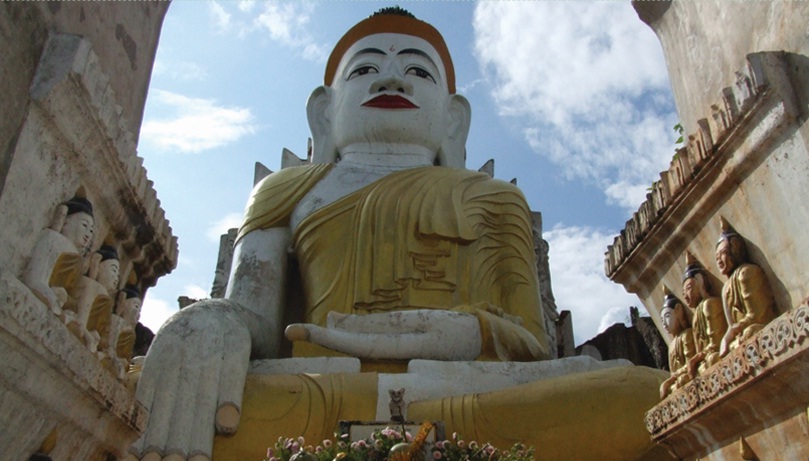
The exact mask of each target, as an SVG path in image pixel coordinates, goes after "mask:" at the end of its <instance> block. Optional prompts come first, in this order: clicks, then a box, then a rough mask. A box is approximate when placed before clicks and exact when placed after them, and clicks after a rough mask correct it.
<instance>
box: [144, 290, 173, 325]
mask: <svg viewBox="0 0 809 461" xmlns="http://www.w3.org/2000/svg"><path fill="white" fill-rule="evenodd" d="M177 311H179V306H175V307H170V306H169V303H167V302H166V301H163V300H162V299H158V298H155V297H154V296H152V295H151V294H150V293H149V292H147V293H146V297H145V299H144V300H143V307H142V308H141V311H140V323H142V324H144V325H145V326H146V327H147V328H149V329H150V330H152V331H153V332H155V333H157V330H159V329H160V326H161V325H163V324H164V323H165V322H166V320H168V318H169V317H171V316H172V315H174V314H175V313H176V312H177Z"/></svg>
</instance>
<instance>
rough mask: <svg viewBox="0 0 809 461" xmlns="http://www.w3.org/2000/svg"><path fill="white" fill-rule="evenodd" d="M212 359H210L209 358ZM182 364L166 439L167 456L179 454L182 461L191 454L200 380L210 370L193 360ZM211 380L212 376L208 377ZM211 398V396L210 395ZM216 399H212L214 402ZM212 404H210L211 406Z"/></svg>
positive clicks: (165, 454)
mask: <svg viewBox="0 0 809 461" xmlns="http://www.w3.org/2000/svg"><path fill="white" fill-rule="evenodd" d="M209 361H210V360H209ZM180 363H181V366H180V373H179V379H178V387H177V390H178V392H177V394H176V396H175V399H174V407H173V409H172V418H171V425H170V426H169V427H168V432H169V434H168V439H167V440H166V450H165V452H164V461H166V458H165V457H168V456H169V455H177V456H180V457H181V461H185V459H186V456H187V455H188V454H189V448H188V447H189V443H190V441H191V434H192V432H193V431H194V430H195V424H194V417H195V413H196V406H197V392H198V389H199V387H200V381H201V380H204V379H205V377H204V374H205V373H207V372H208V370H207V367H206V365H207V364H202V363H198V362H196V361H193V360H188V358H187V357H186V360H183V361H182V362H180ZM208 380H210V378H208ZM209 398H211V397H210V396H209ZM213 401H214V400H211V402H213ZM210 406H212V405H211V404H209V407H210Z"/></svg>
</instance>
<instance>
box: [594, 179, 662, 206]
mask: <svg viewBox="0 0 809 461" xmlns="http://www.w3.org/2000/svg"><path fill="white" fill-rule="evenodd" d="M651 185H652V183H651V181H650V182H649V184H629V183H627V182H626V181H618V182H617V183H615V184H610V185H609V186H607V188H606V189H604V194H605V195H606V196H607V203H609V204H611V205H613V204H614V205H618V206H620V207H623V208H627V209H630V210H635V209H637V208H638V205H640V204H641V203H643V201H644V200H646V194H648V193H649V187H651Z"/></svg>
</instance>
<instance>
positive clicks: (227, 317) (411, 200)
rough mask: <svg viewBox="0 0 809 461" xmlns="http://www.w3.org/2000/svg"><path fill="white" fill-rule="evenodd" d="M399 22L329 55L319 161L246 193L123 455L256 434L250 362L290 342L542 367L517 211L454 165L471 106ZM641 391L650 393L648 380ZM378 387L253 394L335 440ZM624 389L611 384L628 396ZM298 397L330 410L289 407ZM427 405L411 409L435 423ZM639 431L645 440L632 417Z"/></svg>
mask: <svg viewBox="0 0 809 461" xmlns="http://www.w3.org/2000/svg"><path fill="white" fill-rule="evenodd" d="M393 10H394V13H396V14H391V12H389V11H387V12H383V13H382V14H379V13H378V14H376V15H374V16H372V17H370V18H368V19H366V20H363V21H361V22H360V23H358V24H357V25H356V26H354V27H353V28H351V29H350V30H349V31H348V32H347V33H346V34H345V35H344V36H343V37H342V38H341V39H340V41H339V42H338V43H337V45H336V46H335V48H334V51H333V52H332V54H331V56H330V58H329V60H328V64H327V67H326V72H325V77H324V85H323V86H320V87H318V88H317V89H315V90H314V92H313V93H312V95H311V96H310V98H309V100H308V102H307V107H306V110H307V115H308V120H309V125H310V128H311V130H312V135H313V142H314V147H313V164H311V165H305V166H300V167H292V168H286V169H283V170H281V171H279V172H277V173H274V174H271V175H270V176H268V177H266V178H265V179H264V180H263V181H262V182H260V183H259V184H257V185H256V187H255V189H254V190H253V192H252V194H251V197H250V199H249V201H248V204H247V208H246V212H245V217H244V222H243V224H242V226H241V228H240V230H239V233H238V237H237V239H236V243H235V247H234V255H233V264H232V269H231V274H230V279H229V281H228V285H227V291H226V293H225V297H224V298H223V299H213V300H204V301H200V302H198V303H195V304H194V305H192V306H190V307H187V308H186V309H183V310H182V311H180V312H179V313H177V314H175V315H174V316H173V317H172V318H171V319H169V320H168V321H167V322H166V324H165V325H163V327H162V328H161V329H160V331H159V332H158V333H157V335H156V337H155V340H154V342H153V343H152V346H151V349H150V351H149V353H148V355H147V357H146V359H145V363H144V368H143V373H142V376H141V379H140V382H139V384H138V387H137V397H138V399H139V400H140V401H141V402H142V403H143V404H144V405H145V406H146V407H147V408H149V410H150V412H151V415H150V421H149V424H148V428H147V430H146V433H145V434H144V435H143V437H142V438H141V439H140V440H139V441H138V442H137V443H136V444H135V445H134V446H133V448H132V449H131V452H132V457H134V458H141V459H144V460H150V461H151V460H159V459H164V460H183V459H190V460H194V461H200V460H206V459H210V457H211V455H212V453H213V452H214V450H213V448H212V439H213V437H214V433H215V432H216V433H219V434H232V433H234V432H236V429H237V426H238V425H239V422H240V418H243V417H244V418H246V419H247V420H249V421H246V422H245V426H247V425H248V423H249V424H253V423H254V422H255V421H257V420H258V419H259V418H258V417H250V416H249V415H248V416H245V415H247V413H245V410H246V409H247V407H245V408H242V398H243V396H245V399H248V397H249V398H252V397H250V396H247V394H245V392H246V391H245V390H244V389H245V379H246V375H247V371H248V364H249V362H250V360H251V359H261V358H277V357H282V356H283V355H284V353H283V351H284V346H283V345H282V339H283V338H284V334H285V333H284V332H285V330H286V337H287V338H288V339H290V340H292V341H294V342H295V347H294V348H293V354H294V355H295V356H296V357H306V356H318V355H347V356H350V357H356V358H359V359H362V360H363V361H366V360H368V361H373V362H375V363H380V362H386V361H387V362H391V363H400V364H401V363H403V362H404V363H405V364H406V362H405V360H409V359H427V360H436V361H474V360H480V361H532V362H533V361H537V360H543V359H549V358H551V357H552V355H553V354H552V352H551V351H550V345H549V341H548V338H547V335H546V331H545V327H544V319H543V313H542V306H541V304H540V297H539V288H538V282H537V274H536V269H535V262H534V251H533V241H532V234H531V219H530V212H529V208H528V206H527V204H526V201H525V198H524V197H523V195H522V193H521V192H520V191H519V190H518V189H517V188H516V187H515V186H513V185H511V184H509V183H506V182H503V181H499V180H493V179H491V178H490V177H489V176H488V175H486V174H483V173H477V172H472V171H468V170H466V169H464V168H463V166H464V156H465V142H466V137H467V132H468V129H469V124H470V107H469V104H468V102H467V101H466V99H465V98H464V97H463V96H460V95H458V94H456V92H455V75H454V69H453V64H452V60H451V58H450V55H449V51H448V50H447V47H446V44H445V43H444V40H443V38H442V37H441V35H440V34H439V33H438V31H436V30H435V29H434V28H433V27H432V26H430V25H429V24H427V23H425V22H423V21H420V20H417V19H415V18H413V17H412V16H411V15H409V13H408V14H406V15H402V14H401V12H402V10H399V9H393ZM291 287H300V290H299V291H296V290H294V289H293V288H291ZM512 368H513V367H512ZM354 375H356V376H354ZM361 375H364V376H361ZM648 379H650V380H653V381H655V382H654V385H653V391H652V392H653V394H656V387H657V385H658V384H659V381H657V376H656V375H649V377H648ZM329 380H331V381H329ZM369 380H370V381H369ZM376 380H377V374H376V373H354V374H353V375H352V376H348V375H341V376H338V377H333V376H326V375H323V376H321V375H316V376H311V377H307V378H305V379H303V381H305V383H304V384H299V380H298V378H296V377H294V376H291V377H285V376H278V377H277V379H276V380H274V381H272V380H270V381H266V380H265V381H262V382H271V384H270V385H268V386H270V387H272V386H274V387H272V389H271V391H268V393H265V394H262V395H263V397H261V399H258V400H260V402H258V403H256V404H257V405H258V406H259V407H261V408H265V409H266V408H271V410H267V411H266V413H269V414H270V416H268V417H267V419H272V418H281V419H280V422H278V421H276V423H277V424H278V425H280V427H282V430H287V431H292V432H294V431H297V430H300V431H301V432H300V433H298V434H297V435H301V434H302V433H303V432H304V431H308V432H306V434H317V435H313V436H312V437H315V436H317V437H324V436H330V435H331V434H332V433H333V431H334V430H335V427H334V425H333V424H332V422H333V421H332V420H333V419H335V418H338V417H339V416H340V415H345V413H340V412H341V411H343V412H344V411H345V410H346V409H349V410H350V409H352V408H354V409H356V408H362V409H366V408H368V409H369V411H370V413H362V414H358V413H353V414H352V417H351V418H344V419H359V418H374V417H375V416H374V408H376V405H377V403H376V402H377V396H376V394H374V393H376V391H377V384H376ZM380 380H381V378H380ZM644 382H647V381H644ZM369 383H370V384H369ZM590 383H591V384H592V386H597V387H598V388H603V387H604V384H603V383H604V381H598V380H592V381H590ZM250 385H252V384H251V383H250V382H249V381H248V387H250ZM285 386H287V387H285ZM289 386H291V387H289ZM299 386H303V387H305V388H307V389H310V391H301V390H300V387H299ZM380 386H381V384H380ZM293 387H294V388H295V389H297V390H292V388H293ZM636 387H637V386H636V384H630V385H628V386H626V387H625V388H622V389H625V390H626V391H627V392H629V393H631V394H632V395H633V396H634V397H635V398H636V399H637V395H638V393H637V391H636V390H635V389H636ZM265 388H266V387H265ZM326 388H328V389H330V390H328V391H327V390H326ZM565 388H566V389H567V388H570V386H565ZM340 389H342V390H340ZM366 391H367V392H366ZM528 392H529V391H525V392H524V393H526V394H527V393H528ZM255 394H256V393H253V394H251V395H255ZM380 394H381V393H380ZM534 394H536V395H539V394H537V393H534ZM590 394H591V395H596V394H593V393H590ZM326 395H328V397H324V396H326ZM442 395H443V394H442ZM516 395H522V394H520V393H516V394H515V393H510V394H509V395H508V397H514V396H516ZM310 398H311V399H315V400H318V399H319V400H318V401H323V402H325V403H323V405H325V406H326V407H325V409H324V408H322V407H317V406H316V405H314V404H312V409H311V410H306V409H303V410H301V408H302V407H303V406H304V404H305V402H307V400H306V399H310ZM341 399H354V400H351V401H350V403H348V402H349V400H341ZM498 399H499V398H498ZM602 400H603V399H602ZM251 401H252V402H254V403H255V402H256V400H255V399H254V400H251ZM553 401H554V402H557V404H558V402H559V400H558V399H553ZM639 401H641V405H643V406H645V407H646V408H648V406H650V405H647V403H643V401H642V399H641V400H639ZM302 402H304V403H302ZM357 402H360V403H357ZM470 402H471V400H470ZM487 402H489V401H488V400H487ZM498 402H500V400H496V401H494V402H493V403H491V405H494V406H499V405H500V403H498ZM588 402H589V401H588ZM306 405H308V404H306ZM436 405H440V403H436ZM486 405H489V403H486ZM587 405H590V403H588V404H587ZM316 407H317V408H316ZM621 407H622V408H626V406H625V404H624V403H622V404H621ZM307 408H308V407H307ZM431 408H432V407H429V408H426V407H425V408H423V409H422V410H421V411H422V413H421V414H425V415H426V416H425V418H436V419H440V418H439V417H436V416H433V415H434V414H435V413H434V412H433V411H432V409H431ZM486 408H488V407H486ZM588 408H589V407H588ZM523 409H524V410H526V411H527V410H530V412H532V413H533V414H535V415H540V414H541V413H542V411H541V410H539V409H538V408H537V407H536V406H531V405H525V406H524V407H523ZM321 410H322V412H321V413H319V414H321V415H324V416H322V417H315V416H312V415H313V414H315V413H316V411H321ZM302 413H306V414H302ZM465 414H466V415H471V414H472V413H471V412H466V413H465ZM495 414H499V415H501V416H503V417H507V416H508V411H500V412H493V413H492V415H493V416H494V415H495ZM368 415H370V416H368ZM607 416H608V417H609V416H610V415H607ZM283 418H286V419H285V420H284V419H283ZM317 418H320V420H318V421H315V420H316V419H317ZM328 418H332V419H331V420H330V419H328ZM338 419H339V418H338ZM301 421H303V422H301ZM549 421H550V420H549ZM637 423H638V427H639V428H640V432H641V433H642V432H643V429H642V425H641V424H640V415H638V417H637ZM598 425H599V426H603V424H602V423H601V422H599V423H598ZM315 426H318V427H320V428H322V430H321V431H319V432H317V431H315V432H312V431H313V430H314V429H313V427H315ZM498 427H499V426H498ZM299 428H300V429H299ZM247 429H249V428H247V427H243V428H240V429H239V433H238V434H237V436H238V435H241V434H245V430H247ZM585 432H586V431H585ZM624 432H626V431H624ZM267 433H268V429H267V428H266V427H262V428H260V429H256V432H255V433H254V434H255V435H256V437H251V436H246V437H247V439H248V440H256V438H257V437H263V436H266V434H267ZM247 434H248V435H249V434H251V433H250V432H249V430H248V432H247ZM307 436H309V435H307ZM276 437H277V436H276ZM644 437H645V434H642V435H641V439H640V442H639V443H640V446H641V447H642V448H644V449H645V447H646V444H647V443H648V437H645V438H644ZM236 438H237V437H236ZM234 439H235V438H231V439H230V440H234ZM217 440H220V439H217ZM636 441H637V439H633V443H635V442H636ZM270 443H271V442H270ZM241 444H242V442H239V441H236V442H233V443H232V445H233V446H236V448H237V449H238V448H240V445H241ZM265 446H266V445H265ZM251 453H253V452H251ZM244 456H247V455H244ZM244 456H233V457H232V458H227V457H220V458H219V459H243V458H244ZM250 456H252V454H251V455H250Z"/></svg>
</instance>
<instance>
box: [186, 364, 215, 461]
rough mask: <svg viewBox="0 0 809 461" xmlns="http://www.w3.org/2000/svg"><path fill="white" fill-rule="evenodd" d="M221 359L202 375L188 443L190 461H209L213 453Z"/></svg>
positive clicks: (205, 367)
mask: <svg viewBox="0 0 809 461" xmlns="http://www.w3.org/2000/svg"><path fill="white" fill-rule="evenodd" d="M221 362H222V360H221V357H216V358H214V359H212V360H210V361H208V363H206V364H205V366H204V370H203V373H202V374H201V375H200V380H199V383H198V388H197V390H196V391H195V393H196V396H195V398H196V402H195V407H194V410H193V412H192V413H193V415H194V417H193V420H192V427H193V428H192V430H191V438H190V440H189V443H188V456H189V461H209V460H210V459H211V457H212V453H213V438H214V427H215V426H214V424H215V422H214V421H215V420H214V418H215V416H216V406H217V402H218V398H219V381H220V375H221V373H222V363H221Z"/></svg>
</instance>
